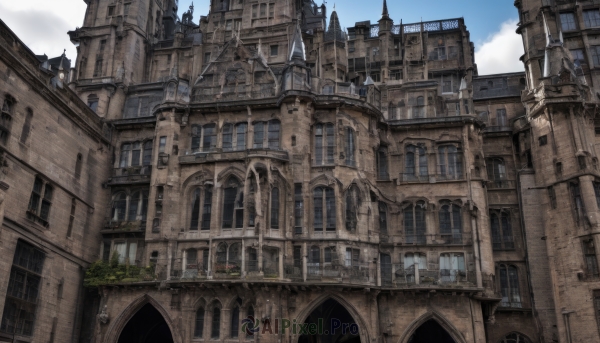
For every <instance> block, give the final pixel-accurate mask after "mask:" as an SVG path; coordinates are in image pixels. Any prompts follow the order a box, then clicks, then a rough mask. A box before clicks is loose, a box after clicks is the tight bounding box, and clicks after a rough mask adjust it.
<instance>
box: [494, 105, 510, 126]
mask: <svg viewBox="0 0 600 343" xmlns="http://www.w3.org/2000/svg"><path fill="white" fill-rule="evenodd" d="M496 124H497V125H498V126H503V127H504V126H507V125H508V122H507V120H506V109H504V108H501V109H498V110H496Z"/></svg>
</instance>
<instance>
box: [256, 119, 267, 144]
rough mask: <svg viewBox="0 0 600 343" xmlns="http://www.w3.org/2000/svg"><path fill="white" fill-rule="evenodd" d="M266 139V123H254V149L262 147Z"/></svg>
mask: <svg viewBox="0 0 600 343" xmlns="http://www.w3.org/2000/svg"><path fill="white" fill-rule="evenodd" d="M264 140H265V128H264V123H262V122H258V123H256V124H254V149H262V147H263V145H264Z"/></svg>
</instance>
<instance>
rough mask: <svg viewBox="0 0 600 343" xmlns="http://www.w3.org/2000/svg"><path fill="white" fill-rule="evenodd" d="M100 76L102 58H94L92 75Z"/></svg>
mask: <svg viewBox="0 0 600 343" xmlns="http://www.w3.org/2000/svg"><path fill="white" fill-rule="evenodd" d="M99 76H102V58H98V59H97V60H96V65H95V66H94V77H99Z"/></svg>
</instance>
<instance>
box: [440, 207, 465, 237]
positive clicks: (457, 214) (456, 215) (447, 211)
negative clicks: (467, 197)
mask: <svg viewBox="0 0 600 343" xmlns="http://www.w3.org/2000/svg"><path fill="white" fill-rule="evenodd" d="M460 210H461V208H460V206H458V205H455V204H449V203H445V204H442V207H441V208H440V213H439V214H440V234H441V238H442V240H443V241H444V242H445V244H462V219H461V211H460Z"/></svg>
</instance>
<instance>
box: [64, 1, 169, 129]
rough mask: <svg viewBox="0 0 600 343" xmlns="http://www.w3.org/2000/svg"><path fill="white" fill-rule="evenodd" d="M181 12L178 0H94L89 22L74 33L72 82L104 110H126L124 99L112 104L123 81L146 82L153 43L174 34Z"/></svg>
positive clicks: (107, 113) (98, 109)
mask: <svg viewBox="0 0 600 343" xmlns="http://www.w3.org/2000/svg"><path fill="white" fill-rule="evenodd" d="M161 4H162V5H161ZM176 13H177V0H169V1H164V2H160V3H159V2H156V1H150V0H139V1H135V2H129V3H123V2H121V1H115V0H98V1H89V2H88V8H87V11H86V14H85V19H84V22H83V26H82V27H81V28H77V29H76V30H74V31H70V32H69V35H70V37H71V41H72V42H73V43H74V44H75V45H77V50H78V55H77V62H76V64H75V69H76V75H75V77H74V78H73V80H74V81H75V83H74V84H72V85H71V86H72V87H74V88H75V90H76V91H77V92H78V93H79V95H80V97H81V98H82V99H83V100H84V101H87V102H88V104H90V105H93V104H94V103H95V104H96V105H93V108H96V112H97V113H98V115H100V116H102V117H107V116H110V112H111V111H117V112H119V111H120V110H121V107H122V102H120V103H119V102H118V101H117V103H116V104H115V103H111V97H112V96H113V94H114V93H115V91H116V90H117V88H118V87H119V86H120V85H125V86H128V85H132V84H136V83H140V82H142V81H144V73H145V71H146V51H147V46H148V44H151V43H153V42H155V41H157V40H159V39H161V38H163V37H168V36H170V37H171V38H172V36H173V34H172V31H173V30H174V25H175V20H176V16H177V14H176Z"/></svg>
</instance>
